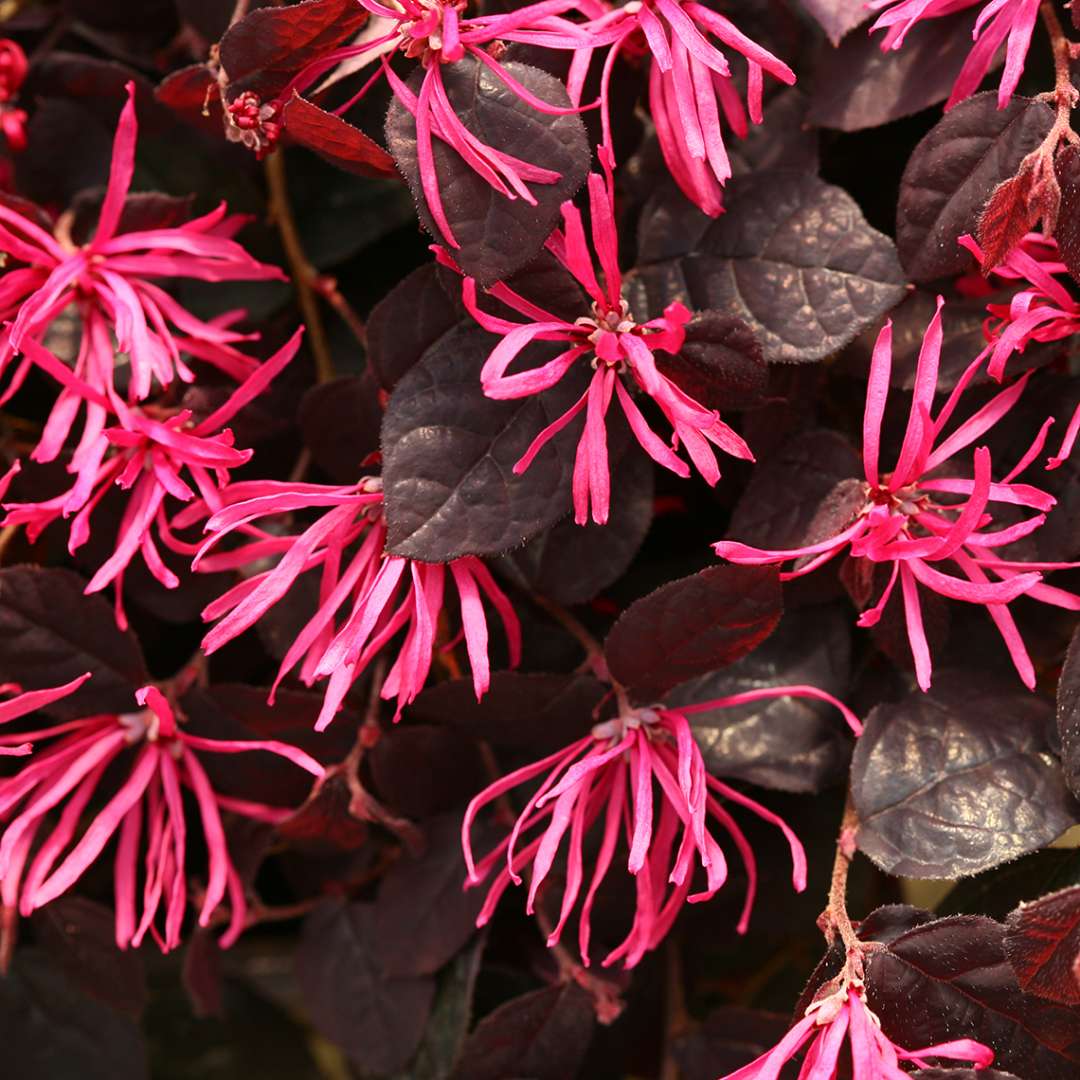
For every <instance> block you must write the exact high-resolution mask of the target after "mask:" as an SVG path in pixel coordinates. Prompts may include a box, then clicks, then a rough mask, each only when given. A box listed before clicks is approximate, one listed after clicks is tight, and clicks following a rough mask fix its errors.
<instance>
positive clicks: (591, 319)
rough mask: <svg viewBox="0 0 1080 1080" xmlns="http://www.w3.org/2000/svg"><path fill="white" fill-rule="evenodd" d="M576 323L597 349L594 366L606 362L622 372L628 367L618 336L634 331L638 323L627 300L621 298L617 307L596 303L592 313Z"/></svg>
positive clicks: (583, 316)
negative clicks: (632, 316) (631, 313)
mask: <svg viewBox="0 0 1080 1080" xmlns="http://www.w3.org/2000/svg"><path fill="white" fill-rule="evenodd" d="M574 325H575V326H580V327H581V328H582V332H583V333H584V334H585V340H586V341H588V342H589V344H590V345H592V347H593V348H594V349H595V350H596V355H595V356H594V357H593V362H592V364H593V367H594V368H596V367H598V366H599V365H600V364H606V365H607V366H608V367H613V368H616V369H617V370H618V371H620V372H622V371H624V370H625V369H626V360H625V358H624V357H623V354H622V348H621V346H620V345H619V343H618V338H619V336H620V335H621V334H631V333H633V332H634V330H636V329H637V323H636V322H634V320H633V319H632V318H631V317H630V305H629V304H628V303H627V302H626V301H625V300H620V301H619V306H618V307H617V308H613V307H611V306H610V305H608V304H603V305H601V304H599V303H595V304H593V306H592V315H591V316H590V315H582V316H581V317H580V318H579V319H576V320H575V321H574ZM613 338H614V340H611V339H613Z"/></svg>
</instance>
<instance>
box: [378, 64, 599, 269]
mask: <svg viewBox="0 0 1080 1080" xmlns="http://www.w3.org/2000/svg"><path fill="white" fill-rule="evenodd" d="M503 67H504V68H505V70H506V71H507V72H508V73H509V74H510V75H511V76H512V77H513V78H514V79H516V80H517V81H518V82H519V83H522V84H523V85H524V86H525V87H526V88H527V89H528V90H529V91H530V92H531V93H532V94H534V95H536V96H537V97H539V98H541V99H542V100H543V101H546V102H548V103H549V104H551V105H558V106H562V107H565V106H568V105H569V104H570V100H569V98H568V97H567V96H566V89H565V87H564V86H563V84H562V83H561V82H559V80H558V79H555V78H553V77H552V76H551V75H548V74H547V73H546V72H543V71H540V70H539V69H538V68H534V67H530V66H529V65H527V64H520V63H517V62H516V61H512V60H510V61H504V62H503ZM425 74H426V72H424V71H423V70H417V71H415V72H414V73H413V75H412V76H411V78H410V79H409V80H408V85H409V88H410V89H411V90H412V91H413V93H414V94H418V93H419V91H420V85H421V82H422V81H423V78H424V75H425ZM442 80H443V84H444V86H445V88H446V94H447V97H448V98H449V99H450V104H451V107H452V108H453V110H454V112H455V113H456V114H457V115H458V117H459V118H460V119H461V121H462V123H463V124H464V125H465V127H466V128H467V129H468V130H469V131H471V132H473V133H474V134H475V135H477V136H478V137H480V138H482V139H483V141H484V142H485V143H486V144H487V145H489V146H491V147H492V148H494V149H495V150H498V151H500V152H501V153H505V154H510V155H512V156H513V157H516V158H519V159H521V160H523V161H529V162H534V163H539V164H542V165H543V167H544V168H546V169H551V170H553V171H554V172H557V173H560V174H561V179H560V180H558V181H556V182H555V183H554V184H533V185H531V187H530V190H531V191H532V193H533V195H534V197H535V198H536V205H535V206H530V205H529V203H527V202H526V201H525V200H524V199H521V198H516V199H508V198H506V197H505V196H504V195H500V194H499V193H498V192H497V191H495V189H494V188H492V187H491V186H490V185H489V184H488V183H487V181H486V180H484V179H482V178H481V177H480V176H479V175H477V174H476V173H475V172H473V170H472V169H471V168H470V167H469V166H468V165H466V164H465V162H464V161H463V160H462V158H461V157H460V156H459V155H458V153H457V151H456V150H454V149H453V148H451V147H450V146H449V145H448V144H447V143H445V142H443V141H442V140H441V139H433V140H432V142H433V154H434V159H435V171H436V174H437V176H438V178H439V189H440V192H441V195H442V200H443V209H444V211H445V213H446V219H447V221H448V222H449V223H450V227H451V229H453V230H454V236H455V238H456V239H457V241H458V243H459V244H460V245H461V246H460V247H458V248H455V249H454V251H453V252H452V254H453V256H454V258H455V259H456V260H457V261H458V263H459V264H460V265H461V267H462V268H463V269H464V270H465V272H466V273H468V274H471V275H472V276H473V277H475V278H476V279H477V280H478V281H479V282H480V283H481V284H482V285H491V284H494V283H495V282H496V281H501V280H503V279H504V278H507V277H509V276H510V275H511V274H513V273H514V272H515V271H517V270H520V269H521V268H522V267H523V266H525V265H526V263H528V262H530V261H531V260H532V259H533V258H534V256H535V255H536V254H537V252H538V251H539V250H540V248H541V247H542V246H543V244H544V241H545V240H546V239H547V238H548V235H549V234H550V232H551V230H552V228H553V227H554V226H555V224H556V223H557V221H558V217H559V207H560V206H561V205H562V203H563V202H564V201H565V200H566V199H569V198H572V197H573V196H574V194H575V193H576V192H577V190H578V188H580V187H581V185H582V184H583V183H584V182H585V177H586V175H587V173H588V169H589V156H590V155H589V147H588V142H587V140H586V137H585V128H584V126H583V125H582V122H581V118H580V117H578V116H575V115H565V116H550V115H548V114H546V113H542V112H539V111H538V110H536V109H534V108H532V107H531V106H530V105H528V104H526V103H525V102H523V101H522V100H521V99H520V98H519V97H517V96H516V95H515V94H513V93H512V92H511V91H510V90H508V89H507V87H506V85H505V84H504V83H503V82H502V81H501V80H500V79H499V78H497V77H496V76H495V75H494V74H493V73H492V72H491V71H490V70H489V69H488V68H487V67H485V66H484V65H483V64H481V63H480V62H479V61H477V60H474V59H473V58H472V57H466V58H465V59H464V60H459V61H458V62H457V63H456V64H448V65H444V67H443V68H442ZM386 142H387V145H388V146H389V148H390V152H391V153H392V154H393V155H394V160H395V161H396V162H397V164H398V168H399V169H401V171H402V173H403V175H404V176H405V179H406V180H407V181H408V183H409V188H410V189H411V190H412V193H413V198H415V199H416V202H417V207H418V210H419V214H420V221H421V223H422V224H423V226H424V228H425V229H427V230H428V232H429V233H431V235H432V236H434V237H435V238H436V239H437V240H439V241H440V242H445V238H444V237H442V235H441V233H440V231H439V229H438V226H436V224H435V221H434V219H433V218H432V216H431V212H430V210H429V209H428V206H427V203H426V201H425V198H424V193H423V189H422V188H421V185H420V168H419V165H418V163H417V156H416V122H415V120H414V118H413V116H412V114H411V113H410V112H409V111H408V109H406V108H405V107H404V106H403V105H402V104H401V103H400V102H399V101H398V99H397V98H396V97H395V98H394V100H393V102H392V103H391V105H390V111H389V113H388V114H387V117H386Z"/></svg>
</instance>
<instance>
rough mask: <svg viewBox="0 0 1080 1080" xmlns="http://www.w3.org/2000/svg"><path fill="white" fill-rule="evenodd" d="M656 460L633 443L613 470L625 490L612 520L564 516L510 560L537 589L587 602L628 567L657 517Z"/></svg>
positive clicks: (564, 600)
mask: <svg viewBox="0 0 1080 1080" xmlns="http://www.w3.org/2000/svg"><path fill="white" fill-rule="evenodd" d="M654 472H655V470H654V469H653V465H652V462H651V461H650V460H649V459H648V458H647V457H646V456H645V455H644V454H639V453H637V452H636V449H635V448H631V449H630V450H629V451H628V452H627V453H625V454H623V456H622V457H621V458H619V460H618V461H617V462H616V463H615V465H614V467H613V468H612V471H611V484H612V490H613V491H617V492H618V493H619V497H618V499H616V500H615V501H614V503H613V505H612V507H611V515H610V517H609V519H608V523H607V524H606V525H597V524H596V523H595V522H592V521H590V522H588V523H587V524H585V525H578V524H576V523H575V522H574V520H573V518H571V517H569V516H568V517H564V518H563V519H562V520H561V521H559V522H556V523H555V524H554V525H552V526H551V528H550V529H547V530H545V531H544V532H542V533H540V534H539V535H538V536H535V537H533V539H532V540H530V541H529V542H528V543H527V544H525V545H524V546H523V547H520V548H517V549H516V550H514V551H511V552H510V553H509V554H508V555H507V556H506V557H505V562H506V563H509V564H510V567H511V569H510V571H509V572H510V573H516V574H517V575H518V576H520V578H521V580H522V581H523V582H524V583H525V584H526V585H527V586H528V587H529V588H531V589H532V590H533V591H534V592H536V593H539V594H540V595H541V596H546V597H547V598H548V599H549V600H554V601H556V603H559V604H584V603H586V602H587V601H589V600H591V599H593V597H594V596H596V594H597V593H599V592H600V591H601V590H602V589H606V588H607V587H608V586H609V585H612V584H614V583H615V582H616V581H618V579H619V578H621V577H622V576H623V574H624V573H626V570H627V568H628V567H629V566H630V563H631V562H632V561H633V558H634V556H635V555H636V554H637V553H638V549H639V548H640V547H641V545H642V542H643V541H644V539H645V535H646V533H647V532H648V531H649V526H650V524H651V523H652V519H653V475H654Z"/></svg>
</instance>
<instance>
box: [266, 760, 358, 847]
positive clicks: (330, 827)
mask: <svg viewBox="0 0 1080 1080" xmlns="http://www.w3.org/2000/svg"><path fill="white" fill-rule="evenodd" d="M351 804H352V792H351V791H350V790H349V785H348V783H347V782H346V780H345V777H344V776H342V775H341V773H332V774H331V775H329V776H327V777H326V778H325V779H324V780H323V781H322V783H320V784H318V785H316V787H315V790H314V791H313V792H312V793H311V794H310V795H309V796H308V798H307V801H306V802H305V803H304V805H303V806H301V807H300V808H299V809H298V810H297V811H296V813H294V814H293V815H292V817H290V818H288V819H286V820H285V821H284V822H282V823H281V824H280V825H279V826H278V832H280V833H281V835H282V836H284V837H286V838H287V839H289V840H292V841H294V842H297V843H300V844H302V845H303V846H304V847H305V848H306V849H308V850H312V851H315V852H323V853H326V854H330V853H333V852H339V851H355V850H356V849H357V848H360V847H363V845H364V843H365V842H366V841H367V839H368V827H367V825H366V824H365V823H364V822H363V821H360V820H358V819H357V818H356V817H354V816H353V814H352V813H351V812H350V809H349V808H350V806H351Z"/></svg>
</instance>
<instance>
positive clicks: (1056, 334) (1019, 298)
mask: <svg viewBox="0 0 1080 1080" xmlns="http://www.w3.org/2000/svg"><path fill="white" fill-rule="evenodd" d="M960 243H961V244H963V246H964V247H966V248H967V249H968V251H970V252H971V253H972V254H973V255H974V256H975V258H977V259H978V260H979V261H980V262H981V261H982V249H981V248H980V247H979V245H978V244H977V243H976V242H975V240H974V238H973V237H971V236H961V237H960ZM1066 272H1067V270H1066V267H1065V264H1064V263H1063V262H1062V261H1061V259H1060V257H1059V255H1058V247H1057V241H1056V240H1054V239H1053V238H1052V237H1049V236H1043V235H1042V234H1040V233H1028V234H1027V236H1025V237H1024V239H1023V240H1022V241H1021V242H1020V243H1019V244H1018V245H1017V246H1016V247H1014V248H1013V249H1012V251H1010V252H1009V254H1008V256H1007V257H1006V259H1005V261H1004V262H1003V263H1002V264H1001V265H1000V266H995V267H994V270H993V275H994V276H995V277H998V278H1001V279H1002V280H1003V281H1005V282H1008V283H1021V288H1020V289H1019V291H1018V292H1017V293H1016V294H1015V295H1014V296H1013V298H1012V300H1011V301H1010V302H1009V303H1008V304H988V305H987V308H986V309H987V311H989V312H990V315H991V316H992V318H990V319H987V320H986V324H985V332H986V337H987V340H988V341H989V345H987V347H986V353H985V354H984V355H989V357H990V363H989V366H988V368H987V370H988V371H989V373H990V375H991V376H992V377H993V378H995V379H997V380H998V381H999V382H1000V381H1001V379H1002V377H1003V376H1004V374H1005V364H1006V362H1007V361H1008V359H1009V357H1010V356H1012V355H1013V353H1018V352H1020V353H1022V352H1023V351H1024V349H1025V348H1026V347H1027V344H1028V342H1030V341H1064V340H1065V339H1066V338H1070V337H1072V336H1073V334H1075V333H1077V332H1078V331H1080V302H1077V300H1076V299H1075V297H1073V295H1072V293H1071V292H1070V291H1069V290H1068V289H1067V288H1066V287H1065V286H1064V285H1063V284H1062V283H1061V282H1060V281H1058V280H1057V278H1055V277H1054V275H1055V274H1064V273H1066ZM1078 435H1080V407H1078V408H1077V409H1076V411H1075V412H1074V413H1073V415H1072V419H1071V420H1070V422H1069V425H1068V428H1067V429H1066V432H1065V436H1064V438H1063V439H1062V443H1061V448H1060V449H1059V450H1058V452H1057V453H1056V454H1055V455H1054V456H1053V457H1051V458H1050V459H1049V461H1048V463H1047V468H1048V469H1056V468H1057V467H1058V466H1059V465H1061V464H1063V463H1064V462H1065V460H1066V459H1067V458H1068V457H1069V455H1070V454H1071V453H1072V451H1073V448H1074V446H1075V445H1076V439H1077V436H1078Z"/></svg>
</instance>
